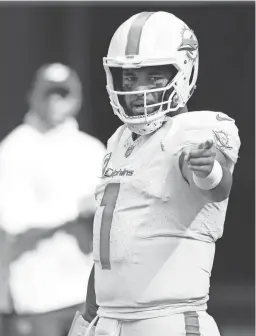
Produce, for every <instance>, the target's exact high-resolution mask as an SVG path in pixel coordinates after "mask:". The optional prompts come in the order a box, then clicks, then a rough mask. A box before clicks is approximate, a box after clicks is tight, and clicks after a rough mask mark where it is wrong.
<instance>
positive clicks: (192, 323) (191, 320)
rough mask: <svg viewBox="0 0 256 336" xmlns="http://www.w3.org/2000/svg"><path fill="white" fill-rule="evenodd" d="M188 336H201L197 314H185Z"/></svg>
mask: <svg viewBox="0 0 256 336" xmlns="http://www.w3.org/2000/svg"><path fill="white" fill-rule="evenodd" d="M184 319H185V331H186V336H200V335H201V333H200V328H199V317H198V314H197V313H196V312H193V311H192V312H186V313H184Z"/></svg>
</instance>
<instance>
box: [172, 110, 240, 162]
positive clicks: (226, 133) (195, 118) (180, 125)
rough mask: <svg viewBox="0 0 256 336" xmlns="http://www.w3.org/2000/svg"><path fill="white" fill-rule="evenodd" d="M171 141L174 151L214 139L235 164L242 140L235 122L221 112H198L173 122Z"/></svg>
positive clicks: (185, 115) (219, 148)
mask: <svg viewBox="0 0 256 336" xmlns="http://www.w3.org/2000/svg"><path fill="white" fill-rule="evenodd" d="M169 135H171V139H170V141H173V145H174V147H173V149H174V148H175V151H177V152H179V151H181V150H182V148H184V147H186V146H189V145H192V144H199V143H201V142H204V141H206V140H208V139H209V140H210V139H212V140H213V141H214V144H215V146H216V148H218V150H220V151H221V152H222V153H223V154H224V155H225V156H226V157H227V158H229V159H230V160H231V161H232V162H233V163H236V161H237V158H238V152H239V148H240V144H241V143H240V138H239V134H238V128H237V126H236V124H235V120H234V119H232V118H230V117H229V116H227V115H226V114H224V113H221V112H212V111H196V112H187V113H183V114H180V115H177V116H176V117H174V118H173V120H172V127H171V128H170V132H169Z"/></svg>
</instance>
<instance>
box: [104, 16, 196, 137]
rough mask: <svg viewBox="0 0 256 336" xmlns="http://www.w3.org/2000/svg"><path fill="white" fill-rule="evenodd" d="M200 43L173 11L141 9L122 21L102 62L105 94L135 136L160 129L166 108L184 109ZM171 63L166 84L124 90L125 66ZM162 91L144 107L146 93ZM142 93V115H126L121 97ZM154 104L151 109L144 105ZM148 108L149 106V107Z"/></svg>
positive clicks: (192, 85) (191, 87) (172, 109)
mask: <svg viewBox="0 0 256 336" xmlns="http://www.w3.org/2000/svg"><path fill="white" fill-rule="evenodd" d="M198 63H199V56H198V41H197V38H196V36H195V34H194V32H193V31H192V30H191V29H190V28H189V27H188V26H187V25H186V24H185V23H184V22H183V21H182V20H180V19H179V18H177V17H176V16H175V15H173V14H171V13H167V12H161V11H160V12H142V13H139V14H135V15H133V16H132V17H131V18H129V19H128V20H127V21H125V22H124V23H123V24H122V25H121V26H120V27H119V28H118V29H117V30H116V32H115V33H114V35H113V37H112V39H111V42H110V45H109V49H108V54H107V57H104V58H103V66H104V69H105V72H106V78H107V86H106V87H107V92H108V94H109V98H110V104H111V105H112V108H113V111H114V113H115V114H116V115H117V116H118V117H119V118H120V119H121V120H122V121H123V122H124V123H126V124H127V125H128V127H129V128H130V129H131V130H132V131H133V132H135V133H137V134H148V133H151V132H153V131H155V130H156V129H157V128H159V127H160V126H161V125H162V123H163V121H164V118H165V115H166V114H167V113H169V112H174V111H177V110H178V109H179V108H180V107H184V106H185V105H186V103H187V101H188V100H189V98H190V97H191V96H192V94H193V92H194V89H195V85H196V80H197V75H198ZM162 65H170V66H173V67H175V69H176V71H175V76H174V78H172V80H170V81H169V82H168V84H167V85H166V86H165V87H161V88H159V87H154V88H150V87H149V88H148V89H146V90H143V91H124V90H122V87H121V85H120V72H121V71H122V69H125V68H126V69H127V68H142V67H148V66H162ZM150 92H160V93H161V95H160V97H161V98H160V101H159V102H158V103H156V104H153V105H147V94H149V93H150ZM130 94H133V95H134V94H140V95H143V101H144V114H143V115H136V116H131V115H128V113H127V111H126V108H125V104H124V95H130ZM152 106H157V108H155V109H154V112H151V113H148V108H150V107H152ZM151 110H152V109H151Z"/></svg>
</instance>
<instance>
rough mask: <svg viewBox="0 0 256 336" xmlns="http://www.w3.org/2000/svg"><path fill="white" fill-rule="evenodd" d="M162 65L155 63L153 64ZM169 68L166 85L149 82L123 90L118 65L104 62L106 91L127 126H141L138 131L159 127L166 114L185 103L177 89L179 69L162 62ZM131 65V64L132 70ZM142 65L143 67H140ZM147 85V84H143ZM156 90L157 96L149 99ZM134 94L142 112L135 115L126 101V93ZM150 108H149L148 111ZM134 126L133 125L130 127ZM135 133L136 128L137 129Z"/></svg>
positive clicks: (142, 131) (148, 131)
mask: <svg viewBox="0 0 256 336" xmlns="http://www.w3.org/2000/svg"><path fill="white" fill-rule="evenodd" d="M161 66H162V65H159V66H155V68H158V67H161ZM164 66H165V67H166V66H167V67H170V68H171V73H172V77H171V79H170V80H169V81H168V82H167V84H166V85H165V86H154V87H153V88H152V87H150V86H148V87H147V89H143V90H135V91H133V90H125V89H124V88H123V85H122V71H123V68H121V67H109V66H107V65H106V64H104V67H105V71H106V74H107V91H108V94H109V97H110V104H111V106H112V108H113V110H114V113H115V114H116V115H117V116H118V117H119V118H120V119H121V120H122V121H123V122H124V123H126V124H127V125H128V127H129V128H130V129H132V130H133V131H135V132H136V130H135V129H137V130H138V129H139V128H141V132H139V134H141V133H142V134H146V133H151V132H152V131H154V130H155V129H157V128H159V127H160V126H161V125H162V122H163V121H164V118H165V115H166V114H167V113H170V112H175V111H177V109H178V108H180V107H182V106H184V105H185V104H184V102H183V100H182V97H181V95H180V94H179V91H178V90H177V79H178V78H179V77H180V75H181V74H180V73H179V71H178V69H177V68H176V67H175V66H174V65H172V64H169V65H164ZM132 69H133V68H131V70H132ZM141 69H143V67H142V68H141ZM145 86H146V85H145ZM155 94H157V96H158V99H157V101H154V102H152V101H151V102H149V103H148V101H150V99H149V96H150V95H151V96H152V95H155ZM129 95H130V96H137V97H139V98H137V100H138V101H139V102H140V103H142V106H141V108H140V110H142V109H143V113H140V114H138V115H134V114H133V113H131V111H129V108H128V107H127V104H126V102H125V96H126V97H127V96H129ZM150 110H151V111H150ZM133 126H134V127H133ZM136 133H137V132H136Z"/></svg>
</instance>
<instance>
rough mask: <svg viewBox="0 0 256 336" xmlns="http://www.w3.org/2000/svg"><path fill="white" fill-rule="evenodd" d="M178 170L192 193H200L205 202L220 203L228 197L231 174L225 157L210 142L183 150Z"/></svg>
mask: <svg viewBox="0 0 256 336" xmlns="http://www.w3.org/2000/svg"><path fill="white" fill-rule="evenodd" d="M180 168H181V171H182V174H183V177H184V178H185V179H186V180H187V181H188V183H189V184H190V186H191V188H192V189H193V190H194V192H195V193H200V194H201V195H202V196H203V198H204V199H205V201H206V202H208V203H210V202H221V201H223V200H225V199H226V198H227V197H228V196H229V193H230V190H231V187H232V181H233V179H232V174H231V172H230V170H229V169H228V168H227V162H226V158H225V156H224V155H223V154H222V153H221V152H220V151H219V150H218V149H217V148H216V147H215V146H214V145H213V141H212V140H207V141H205V142H204V143H201V144H199V145H197V146H196V145H194V146H192V147H190V148H186V149H184V150H183V152H182V154H181V156H180Z"/></svg>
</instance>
